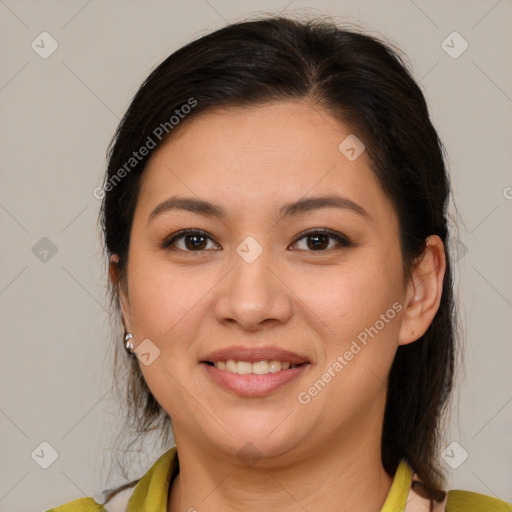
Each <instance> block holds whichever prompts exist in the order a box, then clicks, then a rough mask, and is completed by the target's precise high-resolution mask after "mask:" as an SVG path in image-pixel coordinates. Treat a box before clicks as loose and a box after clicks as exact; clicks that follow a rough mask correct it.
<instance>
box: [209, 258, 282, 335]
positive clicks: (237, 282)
mask: <svg viewBox="0 0 512 512" xmlns="http://www.w3.org/2000/svg"><path fill="white" fill-rule="evenodd" d="M221 283H222V285H221V289H220V292H219V295H218V298H217V300H216V303H215V306H214V308H215V309H214V312H215V317H216V319H217V321H219V322H221V323H237V324H238V325H239V326H240V327H241V328H243V329H244V330H246V331H256V330H258V329H261V328H262V327H263V326H265V327H267V326H270V325H272V324H276V325H278V324H284V323H286V322H287V321H288V320H289V318H290V317H291V314H292V300H291V292H290V289H289V288H288V286H287V285H286V282H285V281H284V279H283V278H282V277H281V276H280V275H279V265H278V264H277V263H276V262H275V261H272V259H271V258H270V257H269V256H267V254H266V252H265V251H263V253H262V254H261V255H260V256H259V257H258V258H257V259H256V260H255V261H252V262H248V261H245V260H244V259H243V258H241V257H240V258H239V257H238V256H237V257H236V258H235V261H234V267H233V268H232V270H231V271H230V272H229V273H228V274H227V275H226V276H225V278H224V279H223V280H222V281H221Z"/></svg>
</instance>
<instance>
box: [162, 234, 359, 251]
mask: <svg viewBox="0 0 512 512" xmlns="http://www.w3.org/2000/svg"><path fill="white" fill-rule="evenodd" d="M186 235H199V236H202V237H205V238H209V239H210V240H212V241H213V239H212V237H211V236H210V235H208V233H206V232H205V231H202V230H200V229H184V230H181V231H178V232H177V233H174V234H173V235H171V236H170V237H168V238H166V239H165V240H164V241H163V242H162V243H161V244H160V248H161V249H166V250H170V251H182V252H185V253H193V252H205V250H206V249H202V250H200V251H189V250H183V249H177V248H176V247H172V245H173V244H174V243H175V242H176V241H177V240H179V239H180V238H183V237H185V236H186ZM317 235H326V236H328V237H329V238H331V239H334V240H336V241H337V242H338V247H334V249H340V248H342V247H350V246H351V245H352V243H351V241H350V240H349V238H348V237H346V236H345V235H342V234H341V233H337V232H335V231H331V230H330V229H325V228H322V229H314V230H311V231H307V232H305V233H300V234H299V235H298V237H297V238H296V239H295V241H294V242H293V244H292V245H295V244H296V243H297V242H299V241H300V240H302V239H303V238H308V237H313V236H317ZM215 250H218V249H215ZM331 250H333V248H332V247H331V248H330V249H324V250H318V251H307V252H312V253H315V252H318V253H327V252H330V251H331Z"/></svg>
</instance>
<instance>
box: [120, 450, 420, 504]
mask: <svg viewBox="0 0 512 512" xmlns="http://www.w3.org/2000/svg"><path fill="white" fill-rule="evenodd" d="M177 467H178V457H177V452H176V447H173V448H171V449H170V450H168V451H167V452H165V453H164V454H163V455H162V456H161V457H160V458H159V459H158V460H157V461H156V462H155V463H154V464H153V466H151V468H150V469H149V471H148V472H147V473H146V474H145V475H144V476H143V477H142V479H141V480H140V481H139V482H138V483H137V486H136V487H135V489H134V491H133V494H132V497H131V499H130V502H129V505H128V512H140V510H151V511H152V512H167V498H168V494H169V486H170V484H171V477H172V476H173V474H174V473H175V471H176V470H177ZM412 476H413V471H412V469H411V468H410V467H409V465H408V464H407V463H406V462H405V461H404V460H402V461H401V462H400V464H399V466H398V468H397V470H396V473H395V477H394V478H393V483H392V484H391V488H390V490H389V493H388V496H387V498H386V501H385V502H384V505H383V507H382V509H381V512H404V511H405V506H406V503H407V497H408V494H409V490H410V488H411V481H412Z"/></svg>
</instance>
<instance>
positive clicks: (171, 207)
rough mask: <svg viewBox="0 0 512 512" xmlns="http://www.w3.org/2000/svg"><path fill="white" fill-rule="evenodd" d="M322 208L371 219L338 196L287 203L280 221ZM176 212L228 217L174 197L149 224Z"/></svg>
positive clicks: (208, 205) (199, 202) (218, 208)
mask: <svg viewBox="0 0 512 512" xmlns="http://www.w3.org/2000/svg"><path fill="white" fill-rule="evenodd" d="M321 208H339V209H347V210H351V211H353V212H355V213H357V214H359V215H360V216H361V217H365V218H367V219H371V216H370V214H369V213H368V212H367V211H366V210H365V209H364V208H363V207H362V206H360V205H359V204H357V203H354V201H351V200H350V199H348V198H346V197H341V196H338V195H328V196H320V197H309V198H304V199H299V200H298V201H295V202H293V203H286V204H284V205H283V206H282V207H281V208H280V209H279V219H282V218H284V217H289V216H293V215H301V214H305V213H309V212H311V211H314V210H319V209H321ZM176 210H185V211H189V212H193V213H197V214H198V215H204V216H206V217H217V218H219V219H225V218H226V217H227V216H228V215H227V212H226V210H225V209H224V208H223V207H222V206H220V205H218V204H215V203H211V202H209V201H205V200H203V199H196V198H192V197H177V196H174V197H170V198H169V199H167V200H165V201H164V202H162V203H160V204H159V205H158V206H157V207H156V208H155V209H154V210H153V211H152V212H151V213H150V214H149V218H148V224H149V222H150V221H151V220H152V219H154V218H155V217H157V216H158V215H161V214H162V213H165V212H170V211H176Z"/></svg>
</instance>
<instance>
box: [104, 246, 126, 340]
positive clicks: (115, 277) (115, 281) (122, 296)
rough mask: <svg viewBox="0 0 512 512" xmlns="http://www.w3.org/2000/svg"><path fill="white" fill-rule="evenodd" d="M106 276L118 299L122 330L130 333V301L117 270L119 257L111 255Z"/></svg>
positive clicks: (124, 284)
mask: <svg viewBox="0 0 512 512" xmlns="http://www.w3.org/2000/svg"><path fill="white" fill-rule="evenodd" d="M108 274H109V278H110V281H111V282H112V285H113V286H114V289H115V290H116V292H117V296H118V297H119V304H120V306H121V314H122V320H123V324H124V328H125V329H126V331H127V332H131V327H130V324H131V322H130V301H129V300H128V284H127V283H125V282H124V281H123V280H122V279H121V272H120V270H119V257H118V256H117V254H112V256H111V257H110V262H109V268H108Z"/></svg>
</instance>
